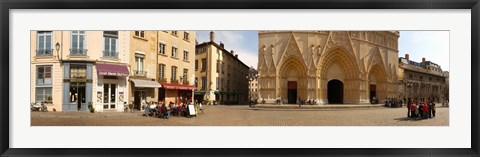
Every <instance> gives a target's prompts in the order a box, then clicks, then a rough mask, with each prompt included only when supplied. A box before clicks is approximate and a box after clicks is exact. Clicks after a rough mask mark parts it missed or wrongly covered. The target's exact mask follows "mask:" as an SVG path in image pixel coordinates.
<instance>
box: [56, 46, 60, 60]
mask: <svg viewBox="0 0 480 157" xmlns="http://www.w3.org/2000/svg"><path fill="white" fill-rule="evenodd" d="M55 50H56V51H57V55H56V57H57V59H60V57H58V56H59V55H58V50H60V43H58V42H57V43H56V44H55Z"/></svg>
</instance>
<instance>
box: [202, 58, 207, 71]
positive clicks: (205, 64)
mask: <svg viewBox="0 0 480 157" xmlns="http://www.w3.org/2000/svg"><path fill="white" fill-rule="evenodd" d="M205 70H207V59H205V58H204V59H202V71H205Z"/></svg>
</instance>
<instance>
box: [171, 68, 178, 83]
mask: <svg viewBox="0 0 480 157" xmlns="http://www.w3.org/2000/svg"><path fill="white" fill-rule="evenodd" d="M171 79H172V83H173V82H175V81H176V80H177V67H176V66H172V78H171Z"/></svg>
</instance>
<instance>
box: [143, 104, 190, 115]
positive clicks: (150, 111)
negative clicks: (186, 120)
mask: <svg viewBox="0 0 480 157" xmlns="http://www.w3.org/2000/svg"><path fill="white" fill-rule="evenodd" d="M155 104H156V103H154V102H149V103H148V105H147V106H145V116H147V117H159V118H165V119H168V118H169V117H170V115H173V116H184V117H190V114H189V112H190V111H189V109H188V104H190V103H189V102H185V103H183V102H182V103H181V104H180V105H178V104H176V103H173V102H170V103H169V104H168V105H165V103H164V102H160V103H159V104H157V105H155Z"/></svg>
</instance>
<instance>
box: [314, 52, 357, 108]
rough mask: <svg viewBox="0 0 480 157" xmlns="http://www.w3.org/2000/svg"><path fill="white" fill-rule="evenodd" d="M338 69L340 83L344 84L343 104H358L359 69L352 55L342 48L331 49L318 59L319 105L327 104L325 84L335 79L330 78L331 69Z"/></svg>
mask: <svg viewBox="0 0 480 157" xmlns="http://www.w3.org/2000/svg"><path fill="white" fill-rule="evenodd" d="M337 66H338V67H339V69H340V71H341V72H340V73H341V74H342V76H343V78H342V79H343V80H342V82H343V83H344V86H343V88H344V90H343V91H344V94H343V103H359V100H360V99H359V89H360V85H359V82H360V81H359V73H360V72H359V68H358V64H357V61H356V60H355V57H354V56H353V54H352V53H349V52H348V51H347V50H346V49H344V48H342V47H337V48H334V49H331V50H330V51H328V52H327V53H325V54H324V55H322V57H321V58H320V62H319V63H318V67H319V68H318V69H319V76H320V79H319V80H318V81H319V85H320V91H319V93H318V94H319V98H320V103H328V100H327V92H328V91H327V83H328V81H330V80H332V79H335V78H331V77H330V76H329V74H331V72H329V71H331V68H332V67H337Z"/></svg>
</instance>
